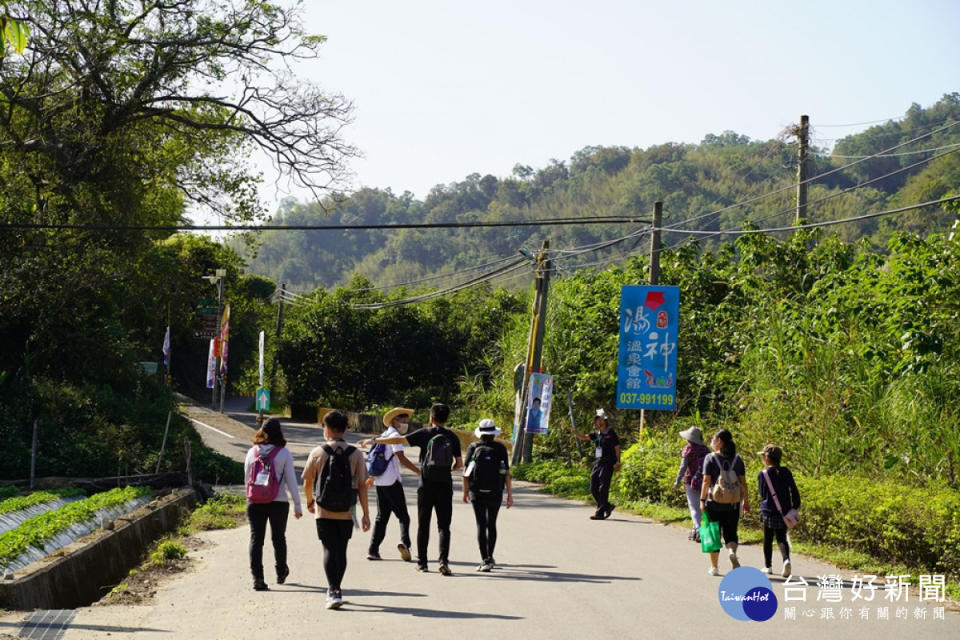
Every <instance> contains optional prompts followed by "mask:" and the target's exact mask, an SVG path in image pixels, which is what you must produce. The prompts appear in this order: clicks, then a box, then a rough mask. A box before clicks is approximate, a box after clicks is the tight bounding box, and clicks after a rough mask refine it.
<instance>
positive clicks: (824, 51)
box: [264, 0, 960, 209]
mask: <svg viewBox="0 0 960 640" xmlns="http://www.w3.org/2000/svg"><path fill="white" fill-rule="evenodd" d="M303 15H304V21H305V24H306V27H307V29H308V31H310V32H312V33H319V34H323V35H325V36H327V38H328V41H327V42H326V44H324V45H323V48H322V54H321V59H320V60H319V61H313V62H311V63H310V64H309V65H304V66H303V67H301V68H299V69H298V70H297V72H298V75H300V76H303V77H308V78H310V79H311V80H313V81H315V82H317V83H319V84H320V85H321V86H323V87H324V88H326V89H327V90H330V91H336V92H341V93H343V94H344V95H346V96H347V97H348V98H350V99H352V100H353V102H354V104H355V107H356V111H355V121H354V123H353V124H352V125H350V126H349V127H348V128H347V129H346V130H345V137H346V138H347V140H348V141H349V142H351V143H352V144H354V145H356V146H358V147H359V148H360V149H361V150H362V151H363V153H364V157H363V158H362V159H358V160H355V161H353V162H352V163H351V169H352V171H353V173H354V181H353V185H354V187H361V186H369V187H381V188H383V187H391V188H392V189H393V190H394V192H395V193H398V194H399V193H402V192H404V191H411V192H413V193H414V195H415V196H416V197H418V198H421V199H422V198H423V197H425V196H426V195H427V193H428V192H429V190H430V188H431V187H432V186H434V185H435V184H438V183H449V182H454V181H459V180H462V179H463V178H464V177H465V176H467V175H468V174H470V173H474V172H476V173H480V174H481V175H483V174H487V173H489V174H493V175H495V176H498V177H503V176H507V175H509V174H510V172H511V169H512V168H513V166H514V165H515V164H517V163H521V164H526V165H530V166H532V167H534V168H538V167H542V166H544V165H545V164H546V163H547V162H548V161H549V160H550V159H551V158H556V159H558V160H564V161H565V160H568V159H569V157H570V156H571V155H572V154H573V153H574V152H575V151H577V150H578V149H581V148H583V147H585V146H588V145H623V146H627V147H641V148H646V147H649V146H651V145H655V144H661V143H665V142H690V143H697V142H700V141H701V140H702V139H703V137H704V136H705V135H706V134H708V133H721V132H723V131H724V130H728V129H729V130H733V131H736V132H737V133H740V134H745V135H748V136H750V137H751V138H753V139H760V140H766V139H769V138H774V137H776V136H777V135H778V134H779V133H780V132H781V131H782V130H783V129H784V128H785V127H786V126H788V125H790V124H791V123H793V122H796V121H798V120H799V116H800V114H808V115H809V116H810V121H811V124H812V126H813V128H814V135H815V136H816V139H815V141H814V142H815V143H816V142H819V143H820V144H828V139H833V138H840V137H843V136H844V135H847V134H850V133H854V132H856V131H859V130H862V129H863V128H865V126H864V125H860V126H855V127H833V126H827V125H836V124H848V123H860V122H867V121H875V120H881V119H886V118H891V117H894V118H895V117H899V116H901V115H902V114H903V113H904V112H905V111H906V110H907V108H908V107H909V106H910V104H911V103H913V102H916V103H918V104H920V105H922V106H929V105H931V104H933V103H935V102H936V101H937V100H939V99H940V97H941V96H942V95H943V94H944V93H948V92H953V91H960V38H958V33H960V2H956V1H952V0H914V1H913V2H909V3H908V2H892V1H887V0H880V1H871V2H867V1H861V0H852V1H845V0H834V1H832V2H825V1H820V0H808V1H806V2H803V3H797V2H779V1H773V0H768V1H766V2H762V1H759V0H758V1H753V2H750V1H746V0H740V1H738V0H724V1H720V0H714V1H709V2H708V1H705V0H704V1H694V0H690V1H679V0H674V1H672V2H668V1H664V0H657V1H645V0H635V1H633V2H627V1H621V2H618V1H613V0H594V1H592V2H584V1H583V0H580V1H578V2H569V1H567V0H552V1H544V0H513V1H511V2H507V1H504V0H485V1H484V2H460V1H449V2H441V1H439V0H404V1H402V2H397V1H396V0H393V1H388V0H307V2H305V3H304V14H303ZM281 184H283V183H281ZM267 192H269V193H267ZM264 193H265V197H266V198H267V199H268V201H271V202H275V201H276V200H277V199H279V198H280V197H282V196H283V195H285V193H284V191H283V190H280V191H278V190H277V189H275V188H274V186H273V185H272V184H271V185H270V187H269V188H268V189H265V190H264ZM292 195H294V196H297V197H300V198H305V197H306V196H305V194H303V193H298V192H296V191H294V192H292ZM270 208H271V209H272V208H273V205H271V207H270Z"/></svg>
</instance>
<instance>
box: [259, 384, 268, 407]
mask: <svg viewBox="0 0 960 640" xmlns="http://www.w3.org/2000/svg"><path fill="white" fill-rule="evenodd" d="M257 411H270V389H264V388H262V387H261V388H259V389H257Z"/></svg>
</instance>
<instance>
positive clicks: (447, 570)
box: [440, 562, 453, 576]
mask: <svg viewBox="0 0 960 640" xmlns="http://www.w3.org/2000/svg"><path fill="white" fill-rule="evenodd" d="M440 573H441V575H445V576H452V575H453V571H450V567H449V566H448V565H447V563H446V562H441V563H440Z"/></svg>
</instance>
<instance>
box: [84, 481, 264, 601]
mask: <svg viewBox="0 0 960 640" xmlns="http://www.w3.org/2000/svg"><path fill="white" fill-rule="evenodd" d="M246 509H247V500H246V498H245V497H244V496H242V495H236V494H225V493H221V494H217V495H215V496H214V497H213V498H211V499H210V500H208V501H207V502H206V503H205V504H203V505H201V506H199V507H197V508H196V509H194V510H193V511H192V512H191V513H190V515H189V516H187V517H186V518H184V520H183V522H182V523H181V525H180V527H179V528H178V529H177V533H176V535H174V536H168V537H166V538H163V539H161V540H158V541H157V542H155V543H154V544H153V546H152V547H151V548H150V550H149V551H148V553H147V556H146V559H145V560H144V561H143V563H141V564H140V566H138V567H136V568H134V569H131V570H130V573H129V574H128V575H127V579H126V580H124V581H123V582H122V583H120V584H118V585H117V586H116V587H114V588H113V590H111V591H110V593H109V594H107V596H106V597H105V598H104V599H103V600H102V601H101V602H102V603H103V604H140V603H143V602H146V601H148V600H149V599H150V598H152V597H153V595H154V594H155V593H156V588H157V585H158V583H159V581H160V580H161V578H163V576H166V575H171V574H174V573H179V572H181V571H185V570H186V569H187V568H188V567H189V566H190V561H191V560H190V556H189V552H190V551H192V550H196V549H198V548H201V547H202V545H203V543H202V542H201V541H200V539H199V538H196V537H195V536H194V534H196V533H200V532H202V531H213V530H217V529H234V528H236V527H238V526H241V525H243V524H245V523H246V517H247V516H246Z"/></svg>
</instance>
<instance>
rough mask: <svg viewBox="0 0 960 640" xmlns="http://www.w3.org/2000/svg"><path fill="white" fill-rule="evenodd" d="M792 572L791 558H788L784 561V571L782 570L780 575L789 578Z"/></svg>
mask: <svg viewBox="0 0 960 640" xmlns="http://www.w3.org/2000/svg"><path fill="white" fill-rule="evenodd" d="M790 573H791V571H790V558H787V559H786V560H784V561H783V571H781V572H780V575H781V576H783V577H784V578H789V577H790Z"/></svg>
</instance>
